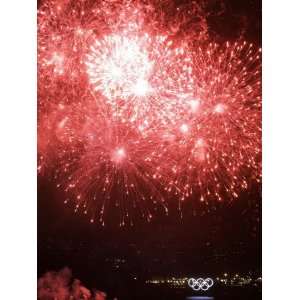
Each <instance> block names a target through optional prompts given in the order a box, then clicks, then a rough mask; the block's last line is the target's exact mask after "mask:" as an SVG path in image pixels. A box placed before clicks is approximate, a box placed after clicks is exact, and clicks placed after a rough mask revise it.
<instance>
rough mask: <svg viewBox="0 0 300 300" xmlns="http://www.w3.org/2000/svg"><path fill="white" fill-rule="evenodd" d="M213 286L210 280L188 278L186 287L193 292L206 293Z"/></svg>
mask: <svg viewBox="0 0 300 300" xmlns="http://www.w3.org/2000/svg"><path fill="white" fill-rule="evenodd" d="M213 284H214V281H213V280H212V279H211V278H206V279H203V278H198V279H195V278H190V279H189V280H188V285H189V287H191V288H192V289H193V290H194V291H200V290H202V291H207V290H208V289H209V288H211V287H212V286H213Z"/></svg>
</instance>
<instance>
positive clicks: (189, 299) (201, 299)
mask: <svg viewBox="0 0 300 300" xmlns="http://www.w3.org/2000/svg"><path fill="white" fill-rule="evenodd" d="M185 299H186V300H213V299H214V297H207V296H191V297H186V298H185Z"/></svg>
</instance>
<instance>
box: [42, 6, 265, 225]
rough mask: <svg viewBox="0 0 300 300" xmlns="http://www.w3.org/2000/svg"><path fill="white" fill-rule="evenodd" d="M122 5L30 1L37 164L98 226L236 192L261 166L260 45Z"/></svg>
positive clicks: (227, 197)
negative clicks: (200, 33)
mask: <svg viewBox="0 0 300 300" xmlns="http://www.w3.org/2000/svg"><path fill="white" fill-rule="evenodd" d="M74 3H75V4H74ZM121 8H122V9H120V10H119V12H118V14H117V10H116V9H115V8H113V7H112V6H110V5H109V4H107V3H105V2H102V1H99V2H94V3H93V4H91V3H88V1H86V2H85V1H77V2H73V1H62V2H57V1H53V2H52V1H47V2H46V3H45V4H44V5H43V6H42V7H41V9H40V10H39V52H38V53H39V55H38V64H39V66H38V67H39V68H38V71H39V74H38V75H39V82H38V97H39V121H38V134H39V145H38V150H39V166H38V171H39V174H41V175H42V174H49V175H48V176H52V177H53V178H54V179H55V180H56V185H57V187H58V188H60V189H62V190H63V192H64V195H65V200H64V201H65V203H73V204H74V211H75V212H80V211H83V212H84V214H87V215H89V217H90V221H91V222H100V223H101V224H105V223H106V218H109V215H108V211H110V210H113V209H116V210H118V211H119V220H120V225H125V224H126V223H129V224H132V220H133V218H132V215H133V214H135V215H136V212H139V214H140V215H141V216H142V217H143V218H144V219H146V220H148V221H150V220H151V218H152V216H153V215H154V214H155V213H157V212H159V211H161V212H164V213H165V214H168V211H169V209H168V206H169V203H174V202H175V201H176V202H177V203H178V208H179V209H180V210H181V208H182V205H183V203H184V202H185V201H194V202H195V201H196V202H199V204H198V205H199V207H203V205H206V206H209V205H210V203H212V202H214V201H223V200H232V199H235V198H237V197H238V195H239V193H240V191H241V190H242V189H247V188H248V186H249V185H250V184H251V183H253V182H259V181H260V176H261V157H260V156H261V82H260V76H261V70H260V66H261V57H260V56H261V54H260V50H256V47H255V46H253V45H252V44H249V43H247V42H241V41H239V42H235V43H229V42H227V43H226V44H224V45H217V44H215V43H207V41H206V39H204V38H203V37H201V40H199V41H197V43H191V40H190V39H191V38H193V39H194V38H195V37H194V35H193V34H191V36H190V37H189V36H188V35H187V34H186V33H185V35H184V39H183V40H181V41H179V40H178V39H177V40H175V39H172V34H171V32H170V31H168V30H167V28H164V27H163V26H162V25H161V26H156V28H151V24H150V23H147V22H146V21H147V18H146V17H145V14H143V10H142V9H139V8H135V9H133V10H132V9H131V8H132V7H131V6H130V5H129V4H128V5H125V4H124V3H123V5H122V6H121ZM154 8H155V7H153V9H154ZM147 9H148V11H149V7H148V8H147ZM117 20H118V21H117ZM189 38H190V39H189ZM196 45H197V46H196ZM199 45H200V46H199ZM50 170H52V171H51V172H50ZM201 203H203V204H201Z"/></svg>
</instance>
